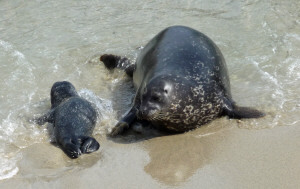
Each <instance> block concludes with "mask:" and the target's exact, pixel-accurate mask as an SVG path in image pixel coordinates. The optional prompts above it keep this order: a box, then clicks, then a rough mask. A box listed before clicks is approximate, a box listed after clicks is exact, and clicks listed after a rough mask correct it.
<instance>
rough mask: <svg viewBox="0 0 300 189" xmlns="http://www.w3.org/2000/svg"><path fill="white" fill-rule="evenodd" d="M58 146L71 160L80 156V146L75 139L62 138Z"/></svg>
mask: <svg viewBox="0 0 300 189" xmlns="http://www.w3.org/2000/svg"><path fill="white" fill-rule="evenodd" d="M60 145H61V147H62V150H63V151H64V152H65V153H66V154H67V155H68V156H69V157H70V158H72V159H76V158H78V157H79V156H80V155H81V151H80V148H79V147H80V144H79V142H78V140H77V139H76V138H74V139H71V138H64V139H63V140H62V141H61V142H60Z"/></svg>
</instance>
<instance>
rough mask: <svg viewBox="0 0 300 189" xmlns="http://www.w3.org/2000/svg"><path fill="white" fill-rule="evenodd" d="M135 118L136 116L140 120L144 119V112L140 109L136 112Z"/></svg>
mask: <svg viewBox="0 0 300 189" xmlns="http://www.w3.org/2000/svg"><path fill="white" fill-rule="evenodd" d="M137 116H138V118H140V119H144V118H145V116H146V110H144V109H140V110H139V111H138V114H137Z"/></svg>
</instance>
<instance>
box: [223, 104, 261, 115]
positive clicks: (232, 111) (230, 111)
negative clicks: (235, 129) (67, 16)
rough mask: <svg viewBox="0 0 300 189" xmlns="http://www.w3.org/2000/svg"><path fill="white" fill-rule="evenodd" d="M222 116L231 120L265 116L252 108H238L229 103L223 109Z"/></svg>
mask: <svg viewBox="0 0 300 189" xmlns="http://www.w3.org/2000/svg"><path fill="white" fill-rule="evenodd" d="M223 114H224V115H227V116H228V117H229V118H233V119H242V118H259V117H263V116H265V114H264V113H263V112H261V111H258V110H256V109H254V108H249V107H240V106H237V105H235V104H234V103H231V102H229V101H227V103H226V105H225V107H224V108H223Z"/></svg>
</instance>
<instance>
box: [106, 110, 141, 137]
mask: <svg viewBox="0 0 300 189" xmlns="http://www.w3.org/2000/svg"><path fill="white" fill-rule="evenodd" d="M136 112H137V110H136V108H132V109H130V111H129V112H128V113H127V114H126V115H125V116H124V117H123V118H122V119H121V120H120V121H119V122H118V123H117V125H116V126H115V127H114V128H113V129H112V131H111V133H110V136H112V137H114V136H117V135H119V134H121V133H123V132H124V131H125V130H127V129H129V127H130V126H131V124H132V123H133V122H134V121H135V120H136Z"/></svg>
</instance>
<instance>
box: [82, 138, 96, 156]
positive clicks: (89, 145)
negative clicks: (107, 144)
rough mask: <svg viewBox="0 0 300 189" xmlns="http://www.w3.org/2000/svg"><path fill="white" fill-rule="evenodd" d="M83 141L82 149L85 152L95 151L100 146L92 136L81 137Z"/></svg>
mask: <svg viewBox="0 0 300 189" xmlns="http://www.w3.org/2000/svg"><path fill="white" fill-rule="evenodd" d="M81 141H82V144H81V147H80V150H81V152H82V153H83V154H89V153H92V152H95V151H97V150H98V149H99V148H100V144H99V143H98V142H97V141H96V139H94V138H92V137H81Z"/></svg>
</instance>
